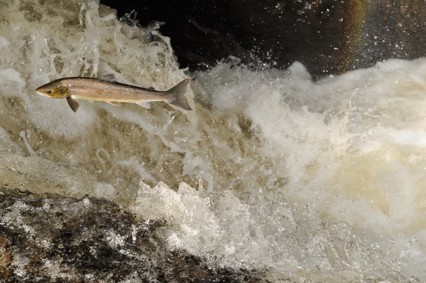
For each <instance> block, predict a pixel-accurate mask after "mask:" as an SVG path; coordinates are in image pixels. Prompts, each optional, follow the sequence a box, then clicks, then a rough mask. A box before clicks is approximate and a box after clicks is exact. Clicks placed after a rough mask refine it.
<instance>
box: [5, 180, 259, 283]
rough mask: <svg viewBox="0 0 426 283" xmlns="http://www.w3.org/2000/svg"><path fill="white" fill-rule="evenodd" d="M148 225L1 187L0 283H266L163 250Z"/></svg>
mask: <svg viewBox="0 0 426 283" xmlns="http://www.w3.org/2000/svg"><path fill="white" fill-rule="evenodd" d="M166 225H167V224H166V223H164V222H162V221H149V220H143V219H139V218H138V217H136V216H135V215H134V214H132V213H130V212H127V211H125V210H122V209H120V207H119V206H118V205H116V204H114V203H112V202H109V201H107V200H103V199H95V198H89V197H85V198H80V199H75V198H69V197H63V196H59V195H51V194H50V195H37V194H33V193H29V192H24V191H19V190H10V189H4V188H0V278H1V279H2V280H3V281H1V282H100V281H102V280H104V281H105V282H172V281H173V282H265V281H266V280H264V279H262V277H261V276H262V274H261V273H259V272H256V271H249V270H233V269H227V268H216V267H213V266H208V265H207V264H206V263H205V262H204V261H203V259H200V258H197V257H195V256H192V255H190V254H188V253H186V252H185V251H170V250H168V249H167V244H166V243H165V242H164V240H162V239H161V238H160V237H159V236H158V235H157V231H158V230H159V229H162V228H164V227H165V226H166Z"/></svg>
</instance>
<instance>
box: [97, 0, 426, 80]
mask: <svg viewBox="0 0 426 283" xmlns="http://www.w3.org/2000/svg"><path fill="white" fill-rule="evenodd" d="M101 2H102V3H105V4H107V5H109V6H112V7H114V8H116V9H118V14H119V15H123V14H124V13H128V12H130V11H132V10H134V11H136V15H134V16H135V17H136V18H137V19H138V20H139V22H140V23H141V24H142V25H147V24H148V23H150V22H152V21H161V22H165V24H164V26H163V27H162V28H161V31H162V33H163V34H165V35H167V36H170V37H171V39H172V46H173V48H174V50H175V53H176V55H177V56H178V59H179V62H180V64H181V66H182V67H187V66H189V67H190V68H192V69H194V68H199V67H200V64H201V65H214V64H215V63H216V61H217V60H221V59H222V58H226V57H228V56H230V55H232V56H236V57H239V58H241V59H242V62H243V63H248V64H253V65H254V66H271V67H278V68H286V67H288V66H289V65H290V64H292V63H293V62H294V61H300V62H301V63H303V64H304V65H305V66H307V68H308V70H309V71H310V72H311V74H312V75H313V77H316V78H318V77H321V76H324V75H327V74H339V73H343V72H345V71H348V70H351V69H355V68H363V67H369V66H372V65H374V64H375V63H376V62H378V61H382V60H385V59H389V58H401V59H413V58H417V57H422V56H425V55H426V50H425V49H426V47H425V46H426V41H425V39H424V36H423V35H424V34H426V23H425V18H424V16H423V15H425V13H426V2H425V1H422V0H414V1H405V0H398V1H388V0H379V1H371V0H363V1H338V0H327V1H316V0H311V1H296V0H287V1H286V0H268V1H257V0H231V1H223V0H213V1H202V0H198V1H166V0H159V1H146V2H141V3H139V4H135V3H134V2H133V1H129V0H122V1H115V0H103V1H101Z"/></svg>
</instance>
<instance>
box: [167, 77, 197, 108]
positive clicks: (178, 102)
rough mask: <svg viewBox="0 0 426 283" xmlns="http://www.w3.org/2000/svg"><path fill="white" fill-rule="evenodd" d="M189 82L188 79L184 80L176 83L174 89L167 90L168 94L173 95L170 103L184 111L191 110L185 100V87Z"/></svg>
mask: <svg viewBox="0 0 426 283" xmlns="http://www.w3.org/2000/svg"><path fill="white" fill-rule="evenodd" d="M190 82H191V79H190V78H187V79H184V80H183V81H181V82H180V83H178V84H177V85H176V86H175V87H173V88H171V89H169V90H168V92H169V93H171V94H173V98H174V101H172V102H170V104H173V105H175V106H177V107H179V108H182V109H184V110H192V109H191V106H189V104H188V100H186V97H185V92H186V87H187V86H188V84H189V83H190Z"/></svg>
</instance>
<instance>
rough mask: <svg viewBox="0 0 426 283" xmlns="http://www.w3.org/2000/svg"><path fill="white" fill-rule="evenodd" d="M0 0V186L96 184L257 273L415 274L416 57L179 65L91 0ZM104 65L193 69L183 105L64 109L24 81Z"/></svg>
mask: <svg viewBox="0 0 426 283" xmlns="http://www.w3.org/2000/svg"><path fill="white" fill-rule="evenodd" d="M58 3H60V4H58ZM0 6H1V9H0V21H1V25H0V185H1V186H4V187H11V188H14V187H21V188H26V189H31V190H33V191H37V192H55V193H60V194H63V195H68V196H82V195H85V194H89V195H92V196H96V197H104V198H107V199H110V200H113V201H115V202H117V203H119V204H120V205H122V206H123V207H125V208H127V209H129V210H131V211H133V212H135V213H137V214H139V215H142V216H143V217H144V218H150V219H165V220H166V221H167V223H168V226H167V229H164V230H162V231H161V233H162V234H161V236H162V237H164V238H165V239H167V242H168V243H169V245H170V249H176V248H181V249H185V250H187V251H189V252H190V253H192V254H194V255H197V256H202V257H205V258H206V259H207V260H208V261H209V262H211V264H217V265H220V266H230V267H235V268H239V267H246V268H257V269H266V270H269V271H270V279H271V280H272V281H278V280H280V279H291V280H293V281H295V282H342V281H345V282H351V281H354V282H360V281H361V282H362V281H374V282H376V281H380V280H384V281H386V280H388V281H390V282H397V281H409V280H412V281H416V280H418V281H425V280H426V114H425V113H426V99H425V98H426V59H425V58H421V59H417V60H413V61H403V60H389V61H386V62H382V63H378V64H377V65H376V66H374V67H372V68H369V69H362V70H355V71H352V72H348V73H346V74H344V75H341V76H336V77H329V78H325V79H323V80H321V81H318V82H313V81H312V80H311V77H310V75H309V73H308V72H307V71H306V69H305V68H304V66H302V65H301V64H299V63H294V64H293V65H292V66H291V67H290V68H289V69H287V70H274V69H270V70H262V71H253V70H249V69H247V68H245V67H244V66H241V65H240V64H238V61H237V60H236V59H235V60H228V61H226V62H222V63H219V64H218V65H217V66H216V67H214V68H212V69H210V70H208V71H203V72H199V73H196V74H185V70H181V69H179V68H178V66H177V63H176V60H175V58H174V57H173V50H172V49H171V46H170V39H169V38H166V37H164V36H162V35H161V34H159V33H158V31H157V30H156V27H155V26H153V27H150V28H141V27H138V26H136V25H134V24H132V22H131V21H130V20H129V19H127V20H124V21H118V20H117V19H116V16H115V13H114V11H113V10H111V9H109V8H108V7H105V6H101V5H99V3H98V1H95V0H84V1H71V0H69V1H65V0H64V1H60V2H58V1H53V0H47V1H41V0H39V1H26V0H21V1H18V0H17V1H6V0H1V1H0ZM125 22H127V24H126V23H125ZM172 40H173V39H172ZM105 75H109V76H110V75H114V77H115V80H117V81H120V82H126V83H131V84H136V85H140V86H144V87H154V88H155V89H161V90H163V89H168V88H170V87H172V86H174V85H175V84H176V83H178V82H179V81H180V80H182V79H183V78H185V77H187V76H188V75H191V76H194V77H195V80H194V81H193V82H192V84H191V89H189V90H188V92H187V94H188V96H189V97H190V100H191V105H192V107H193V108H194V110H193V111H191V112H188V113H183V112H180V111H179V110H176V109H174V108H172V107H170V106H169V105H166V104H164V103H157V104H155V105H154V106H153V108H152V109H144V108H141V107H139V106H137V105H123V106H121V107H115V106H112V105H109V104H106V103H97V102H94V103H90V102H81V107H80V109H79V111H78V112H77V113H73V112H72V111H71V109H69V107H68V105H67V103H66V101H65V100H54V99H49V98H45V97H41V96H39V95H37V94H36V93H35V92H34V89H35V88H36V87H38V86H40V85H42V84H44V83H46V82H48V81H51V80H54V79H57V78H60V77H65V76H92V77H102V76H105Z"/></svg>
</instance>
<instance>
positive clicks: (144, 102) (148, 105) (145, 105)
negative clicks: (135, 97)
mask: <svg viewBox="0 0 426 283" xmlns="http://www.w3.org/2000/svg"><path fill="white" fill-rule="evenodd" d="M137 104H138V105H139V106H142V107H144V108H146V109H151V107H152V106H151V102H149V101H140V102H138V103H137Z"/></svg>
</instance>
